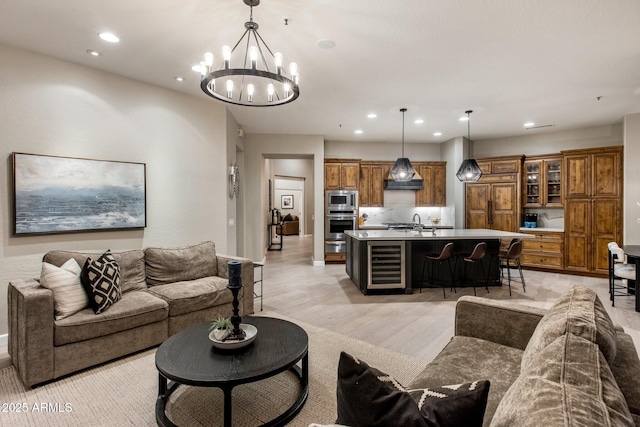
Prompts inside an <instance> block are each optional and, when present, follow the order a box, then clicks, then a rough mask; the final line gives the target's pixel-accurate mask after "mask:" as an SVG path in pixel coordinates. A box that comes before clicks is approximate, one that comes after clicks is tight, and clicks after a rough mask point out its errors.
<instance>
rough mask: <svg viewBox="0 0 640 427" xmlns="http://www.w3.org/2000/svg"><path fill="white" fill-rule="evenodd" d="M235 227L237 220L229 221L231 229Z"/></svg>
mask: <svg viewBox="0 0 640 427" xmlns="http://www.w3.org/2000/svg"><path fill="white" fill-rule="evenodd" d="M234 225H236V220H235V219H233V218H231V219H230V220H229V227H233V226H234Z"/></svg>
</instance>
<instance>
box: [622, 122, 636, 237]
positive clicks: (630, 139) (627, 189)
mask: <svg viewBox="0 0 640 427" xmlns="http://www.w3.org/2000/svg"><path fill="white" fill-rule="evenodd" d="M638 159H640V113H635V114H629V115H627V116H625V118H624V220H623V224H624V227H623V230H624V236H623V243H624V244H625V245H640V185H638V184H639V183H640V168H639V167H638Z"/></svg>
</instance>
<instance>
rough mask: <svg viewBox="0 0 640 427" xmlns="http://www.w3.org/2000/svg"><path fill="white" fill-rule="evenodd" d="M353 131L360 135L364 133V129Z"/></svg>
mask: <svg viewBox="0 0 640 427" xmlns="http://www.w3.org/2000/svg"><path fill="white" fill-rule="evenodd" d="M353 133H355V134H357V135H360V134H361V133H362V129H356V130H355V131H354V132H353Z"/></svg>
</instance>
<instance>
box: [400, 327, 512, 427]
mask: <svg viewBox="0 0 640 427" xmlns="http://www.w3.org/2000/svg"><path fill="white" fill-rule="evenodd" d="M521 358H522V350H519V349H516V348H513V347H508V346H505V345H501V344H496V343H493V342H490V341H486V340H482V339H478V338H472V337H465V336H454V337H453V338H452V339H451V341H450V342H449V344H447V345H446V346H445V348H444V349H443V350H442V351H441V352H440V353H439V354H438V355H437V356H436V357H435V359H433V361H432V362H431V363H429V364H428V365H427V366H426V367H425V368H424V370H423V371H422V372H421V373H420V374H419V375H418V376H417V377H416V378H415V379H414V380H413V381H411V383H409V384H408V388H410V389H417V388H431V387H438V386H441V385H443V384H460V383H465V382H467V381H469V380H473V379H479V378H482V379H487V380H489V381H490V382H491V389H490V390H489V398H488V400H487V407H486V409H485V414H484V424H485V425H488V424H489V421H490V420H491V418H492V417H493V413H494V412H495V410H496V408H497V407H498V404H499V403H500V399H502V396H503V394H504V393H505V392H506V391H507V390H508V389H509V387H510V386H511V384H512V383H513V381H515V379H516V378H517V377H518V375H519V374H520V360H521Z"/></svg>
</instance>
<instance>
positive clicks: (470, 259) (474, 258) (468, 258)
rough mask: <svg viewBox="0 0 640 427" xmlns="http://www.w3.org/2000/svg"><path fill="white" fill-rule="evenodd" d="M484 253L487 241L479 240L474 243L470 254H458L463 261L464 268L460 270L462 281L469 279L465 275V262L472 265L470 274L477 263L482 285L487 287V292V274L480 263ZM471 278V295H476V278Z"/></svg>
mask: <svg viewBox="0 0 640 427" xmlns="http://www.w3.org/2000/svg"><path fill="white" fill-rule="evenodd" d="M486 255H487V243H486V242H480V243H478V244H477V245H476V247H475V248H473V252H471V254H470V255H460V257H461V258H462V261H464V264H463V265H464V269H463V272H462V276H463V281H464V282H467V281H468V280H469V277H467V264H471V265H472V268H471V274H473V266H474V265H479V266H480V272H481V273H482V279H483V280H484V287H485V288H486V289H487V292H489V286H488V285H487V276H486V275H485V273H484V265H482V260H483V259H484V257H485V256H486ZM476 270H477V268H476ZM471 280H472V281H473V295H477V294H476V280H473V278H472V279H471Z"/></svg>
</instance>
